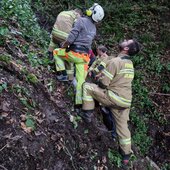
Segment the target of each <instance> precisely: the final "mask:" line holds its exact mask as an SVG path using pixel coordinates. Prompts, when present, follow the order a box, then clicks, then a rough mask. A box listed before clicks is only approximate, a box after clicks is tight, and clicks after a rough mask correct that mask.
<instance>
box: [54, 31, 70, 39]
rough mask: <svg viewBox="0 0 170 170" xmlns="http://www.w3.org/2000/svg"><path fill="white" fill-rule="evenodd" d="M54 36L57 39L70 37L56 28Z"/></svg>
mask: <svg viewBox="0 0 170 170" xmlns="http://www.w3.org/2000/svg"><path fill="white" fill-rule="evenodd" d="M52 34H53V35H54V36H56V37H59V38H63V37H64V38H65V39H66V38H67V37H68V34H67V33H65V32H63V31H60V30H58V29H56V28H53V30H52Z"/></svg>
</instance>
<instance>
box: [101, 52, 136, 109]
mask: <svg viewBox="0 0 170 170" xmlns="http://www.w3.org/2000/svg"><path fill="white" fill-rule="evenodd" d="M102 74H103V75H104V76H103V77H102V79H101V80H100V83H101V84H102V85H103V86H104V87H105V88H106V89H107V93H108V97H109V98H110V100H111V101H112V100H113V101H115V100H116V101H117V102H118V103H120V105H121V104H122V105H125V106H127V107H130V105H131V100H132V89H131V86H132V85H131V83H132V80H133V78H134V67H133V63H132V61H131V60H130V59H129V56H128V55H125V54H122V53H120V54H119V55H118V56H117V57H116V58H113V59H111V60H110V61H109V63H108V65H107V67H106V69H104V70H103V71H102Z"/></svg>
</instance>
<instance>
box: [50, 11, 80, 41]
mask: <svg viewBox="0 0 170 170" xmlns="http://www.w3.org/2000/svg"><path fill="white" fill-rule="evenodd" d="M77 18H78V14H77V13H76V12H75V11H74V10H71V11H63V12H61V13H59V15H58V16H57V19H56V22H55V24H54V27H53V30H52V36H53V38H54V39H56V40H58V41H59V42H62V41H65V40H66V38H67V37H68V34H69V32H70V31H71V29H72V27H73V24H74V22H75V21H76V19H77Z"/></svg>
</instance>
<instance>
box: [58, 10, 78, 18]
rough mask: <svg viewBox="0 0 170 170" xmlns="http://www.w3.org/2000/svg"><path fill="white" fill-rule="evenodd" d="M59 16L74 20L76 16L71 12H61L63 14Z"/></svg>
mask: <svg viewBox="0 0 170 170" xmlns="http://www.w3.org/2000/svg"><path fill="white" fill-rule="evenodd" d="M60 15H62V16H67V17H70V16H71V17H73V18H76V15H75V14H74V13H73V12H72V11H67V12H65V11H63V12H61V13H60Z"/></svg>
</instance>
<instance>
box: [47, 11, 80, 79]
mask: <svg viewBox="0 0 170 170" xmlns="http://www.w3.org/2000/svg"><path fill="white" fill-rule="evenodd" d="M80 16H82V11H81V10H80V9H78V8H76V9H74V10H69V11H62V12H60V13H59V14H58V16H57V18H56V21H55V24H54V26H53V30H52V32H51V40H50V44H49V47H48V53H49V58H50V59H53V50H54V49H55V48H57V47H61V43H62V42H64V41H65V40H66V39H67V37H68V35H69V33H70V31H71V29H72V27H73V24H74V23H75V21H76V20H77V19H78V18H79V17H80ZM56 67H57V66H56ZM65 67H66V71H64V72H63V74H65V75H68V77H69V80H72V79H73V74H74V67H73V64H72V63H68V62H65ZM59 74H60V73H58V78H60V76H59Z"/></svg>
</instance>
